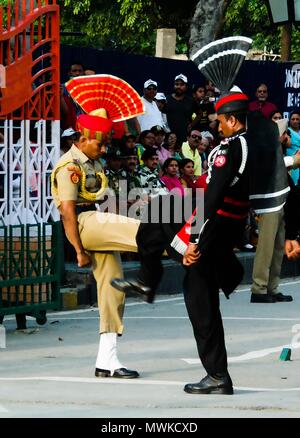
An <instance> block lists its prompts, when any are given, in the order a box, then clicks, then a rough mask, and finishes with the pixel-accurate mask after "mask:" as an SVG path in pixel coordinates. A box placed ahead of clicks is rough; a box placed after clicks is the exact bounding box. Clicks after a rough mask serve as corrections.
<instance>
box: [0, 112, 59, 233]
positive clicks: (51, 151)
mask: <svg viewBox="0 0 300 438" xmlns="http://www.w3.org/2000/svg"><path fill="white" fill-rule="evenodd" d="M59 155H60V123H59V121H46V120H40V121H38V122H34V121H30V120H22V121H21V120H20V121H18V120H5V121H0V225H16V224H28V223H30V224H32V223H40V222H48V221H52V220H58V219H59V215H58V212H57V210H56V208H55V205H54V203H53V200H52V197H51V184H50V175H51V171H52V169H53V166H54V164H55V163H56V162H57V160H58V158H59Z"/></svg>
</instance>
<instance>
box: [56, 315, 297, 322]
mask: <svg viewBox="0 0 300 438" xmlns="http://www.w3.org/2000/svg"><path fill="white" fill-rule="evenodd" d="M48 319H49V321H52V320H53V321H55V320H62V321H63V320H65V321H68V320H70V321H72V320H75V321H79V320H89V319H99V316H79V317H78V316H76V317H67V318H61V317H60V316H57V317H55V318H54V317H53V318H48ZM124 319H188V316H125V317H124ZM223 319H228V320H238V321H239V320H241V321H243V320H246V321H248V320H250V321H251V320H254V321H300V318H269V317H265V318H264V317H252V316H223Z"/></svg>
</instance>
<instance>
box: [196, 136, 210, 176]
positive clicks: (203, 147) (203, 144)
mask: <svg viewBox="0 0 300 438" xmlns="http://www.w3.org/2000/svg"><path fill="white" fill-rule="evenodd" d="M208 149H209V140H208V138H207V137H202V139H201V141H200V142H199V144H198V151H199V154H200V158H201V163H202V170H201V173H202V172H205V171H206V170H207V168H208V163H207V157H208V155H207V151H208Z"/></svg>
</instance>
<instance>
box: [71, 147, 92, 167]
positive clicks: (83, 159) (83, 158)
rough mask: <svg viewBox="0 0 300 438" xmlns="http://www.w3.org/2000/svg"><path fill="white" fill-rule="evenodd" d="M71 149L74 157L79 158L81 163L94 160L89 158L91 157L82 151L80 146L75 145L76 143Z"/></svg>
mask: <svg viewBox="0 0 300 438" xmlns="http://www.w3.org/2000/svg"><path fill="white" fill-rule="evenodd" d="M70 151H71V154H72V157H73V158H75V159H77V160H79V161H80V162H81V163H86V162H87V161H90V162H93V161H92V160H90V159H89V157H87V156H86V155H85V154H84V153H83V152H81V150H80V149H78V147H77V146H75V145H74V144H73V145H72V147H71V149H70Z"/></svg>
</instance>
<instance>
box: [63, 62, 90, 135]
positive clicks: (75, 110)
mask: <svg viewBox="0 0 300 438" xmlns="http://www.w3.org/2000/svg"><path fill="white" fill-rule="evenodd" d="M68 75H69V79H72V78H75V77H77V76H82V75H84V68H83V64H82V63H81V62H74V63H73V64H72V65H71V66H70V70H69V72H68ZM60 110H61V124H62V126H61V127H62V129H68V128H69V127H72V128H73V129H74V130H75V129H76V120H77V116H78V115H79V114H81V113H82V110H81V108H80V107H79V106H78V105H77V104H76V103H75V102H74V101H73V99H71V97H70V95H69V93H68V91H67V89H66V87H65V85H64V84H63V85H62V86H61V99H60Z"/></svg>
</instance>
